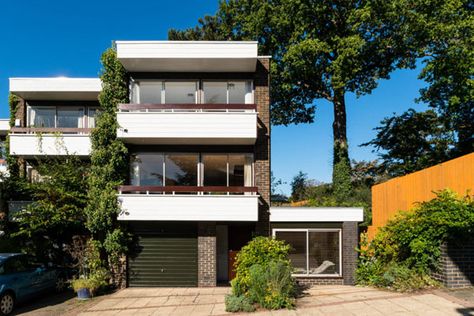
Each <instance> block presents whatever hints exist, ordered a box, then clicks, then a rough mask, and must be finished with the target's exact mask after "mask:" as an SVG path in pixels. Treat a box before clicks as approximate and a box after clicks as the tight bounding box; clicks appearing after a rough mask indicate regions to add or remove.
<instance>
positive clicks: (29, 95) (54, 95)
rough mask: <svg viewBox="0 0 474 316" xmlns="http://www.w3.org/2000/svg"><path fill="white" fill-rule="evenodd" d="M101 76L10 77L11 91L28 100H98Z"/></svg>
mask: <svg viewBox="0 0 474 316" xmlns="http://www.w3.org/2000/svg"><path fill="white" fill-rule="evenodd" d="M101 89H102V84H101V82H100V79H99V78H64V77H57V78H10V92H11V93H13V94H15V95H17V96H19V97H22V98H24V99H26V100H50V101H52V100H61V101H64V100H74V101H77V100H97V97H98V95H99V92H100V91H101Z"/></svg>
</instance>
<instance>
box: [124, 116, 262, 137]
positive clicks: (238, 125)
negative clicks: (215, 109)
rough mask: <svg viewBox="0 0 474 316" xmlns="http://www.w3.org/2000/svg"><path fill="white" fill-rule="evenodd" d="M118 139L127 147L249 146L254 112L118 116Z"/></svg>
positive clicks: (254, 127)
mask: <svg viewBox="0 0 474 316" xmlns="http://www.w3.org/2000/svg"><path fill="white" fill-rule="evenodd" d="M117 120H118V123H119V125H120V129H119V130H118V131H117V136H118V137H119V138H121V139H123V141H124V142H126V143H130V144H166V145H167V144H178V145H226V144H228V145H252V144H255V141H256V139H257V113H256V112H230V113H209V112H197V113H188V112H186V113H177V112H175V113H171V112H164V113H153V112H148V113H140V112H119V113H117Z"/></svg>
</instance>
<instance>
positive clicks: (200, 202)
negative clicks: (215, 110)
mask: <svg viewBox="0 0 474 316" xmlns="http://www.w3.org/2000/svg"><path fill="white" fill-rule="evenodd" d="M258 198H259V196H258V195H161V194H150V195H146V194H119V195H118V200H119V203H120V206H121V209H122V212H121V213H120V214H119V216H118V219H119V220H128V221H242V222H249V221H252V222H256V221H257V220H258Z"/></svg>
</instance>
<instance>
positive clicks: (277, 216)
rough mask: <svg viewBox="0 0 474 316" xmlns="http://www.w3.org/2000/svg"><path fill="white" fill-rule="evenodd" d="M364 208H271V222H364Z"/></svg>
mask: <svg viewBox="0 0 474 316" xmlns="http://www.w3.org/2000/svg"><path fill="white" fill-rule="evenodd" d="M363 220H364V209H363V208H362V207H304V206H302V207H278V206H277V207H270V222H272V223H274V222H306V223H310V222H312V223H315V222H362V221H363Z"/></svg>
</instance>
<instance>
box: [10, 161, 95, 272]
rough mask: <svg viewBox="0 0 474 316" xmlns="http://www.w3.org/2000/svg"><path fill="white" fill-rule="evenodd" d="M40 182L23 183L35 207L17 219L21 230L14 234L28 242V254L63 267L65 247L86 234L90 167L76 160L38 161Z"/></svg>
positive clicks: (37, 168) (20, 213)
mask: <svg viewBox="0 0 474 316" xmlns="http://www.w3.org/2000/svg"><path fill="white" fill-rule="evenodd" d="M35 169H36V170H37V171H38V173H39V175H40V176H39V178H38V179H36V181H33V182H32V183H24V184H23V185H25V186H26V187H27V189H28V191H29V192H31V195H32V198H33V203H32V204H30V205H28V206H27V207H26V209H25V210H24V211H20V212H18V213H17V214H15V215H14V217H15V222H16V224H17V225H18V230H17V231H16V232H15V233H13V234H12V236H13V237H20V238H21V239H22V240H26V241H27V243H25V246H26V250H28V251H29V252H30V253H33V254H35V255H36V256H37V257H39V258H43V259H47V260H53V261H55V262H59V263H62V261H63V260H64V251H63V250H64V249H63V248H64V246H65V245H67V244H69V243H70V242H71V241H72V237H73V236H74V235H76V234H84V233H86V228H85V225H84V222H85V213H84V208H85V206H86V196H87V192H86V189H87V173H88V170H89V166H88V164H87V163H85V162H84V161H81V160H80V159H79V158H78V157H77V156H68V157H67V158H66V159H53V158H51V159H48V160H45V161H37V162H36V166H35Z"/></svg>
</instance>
